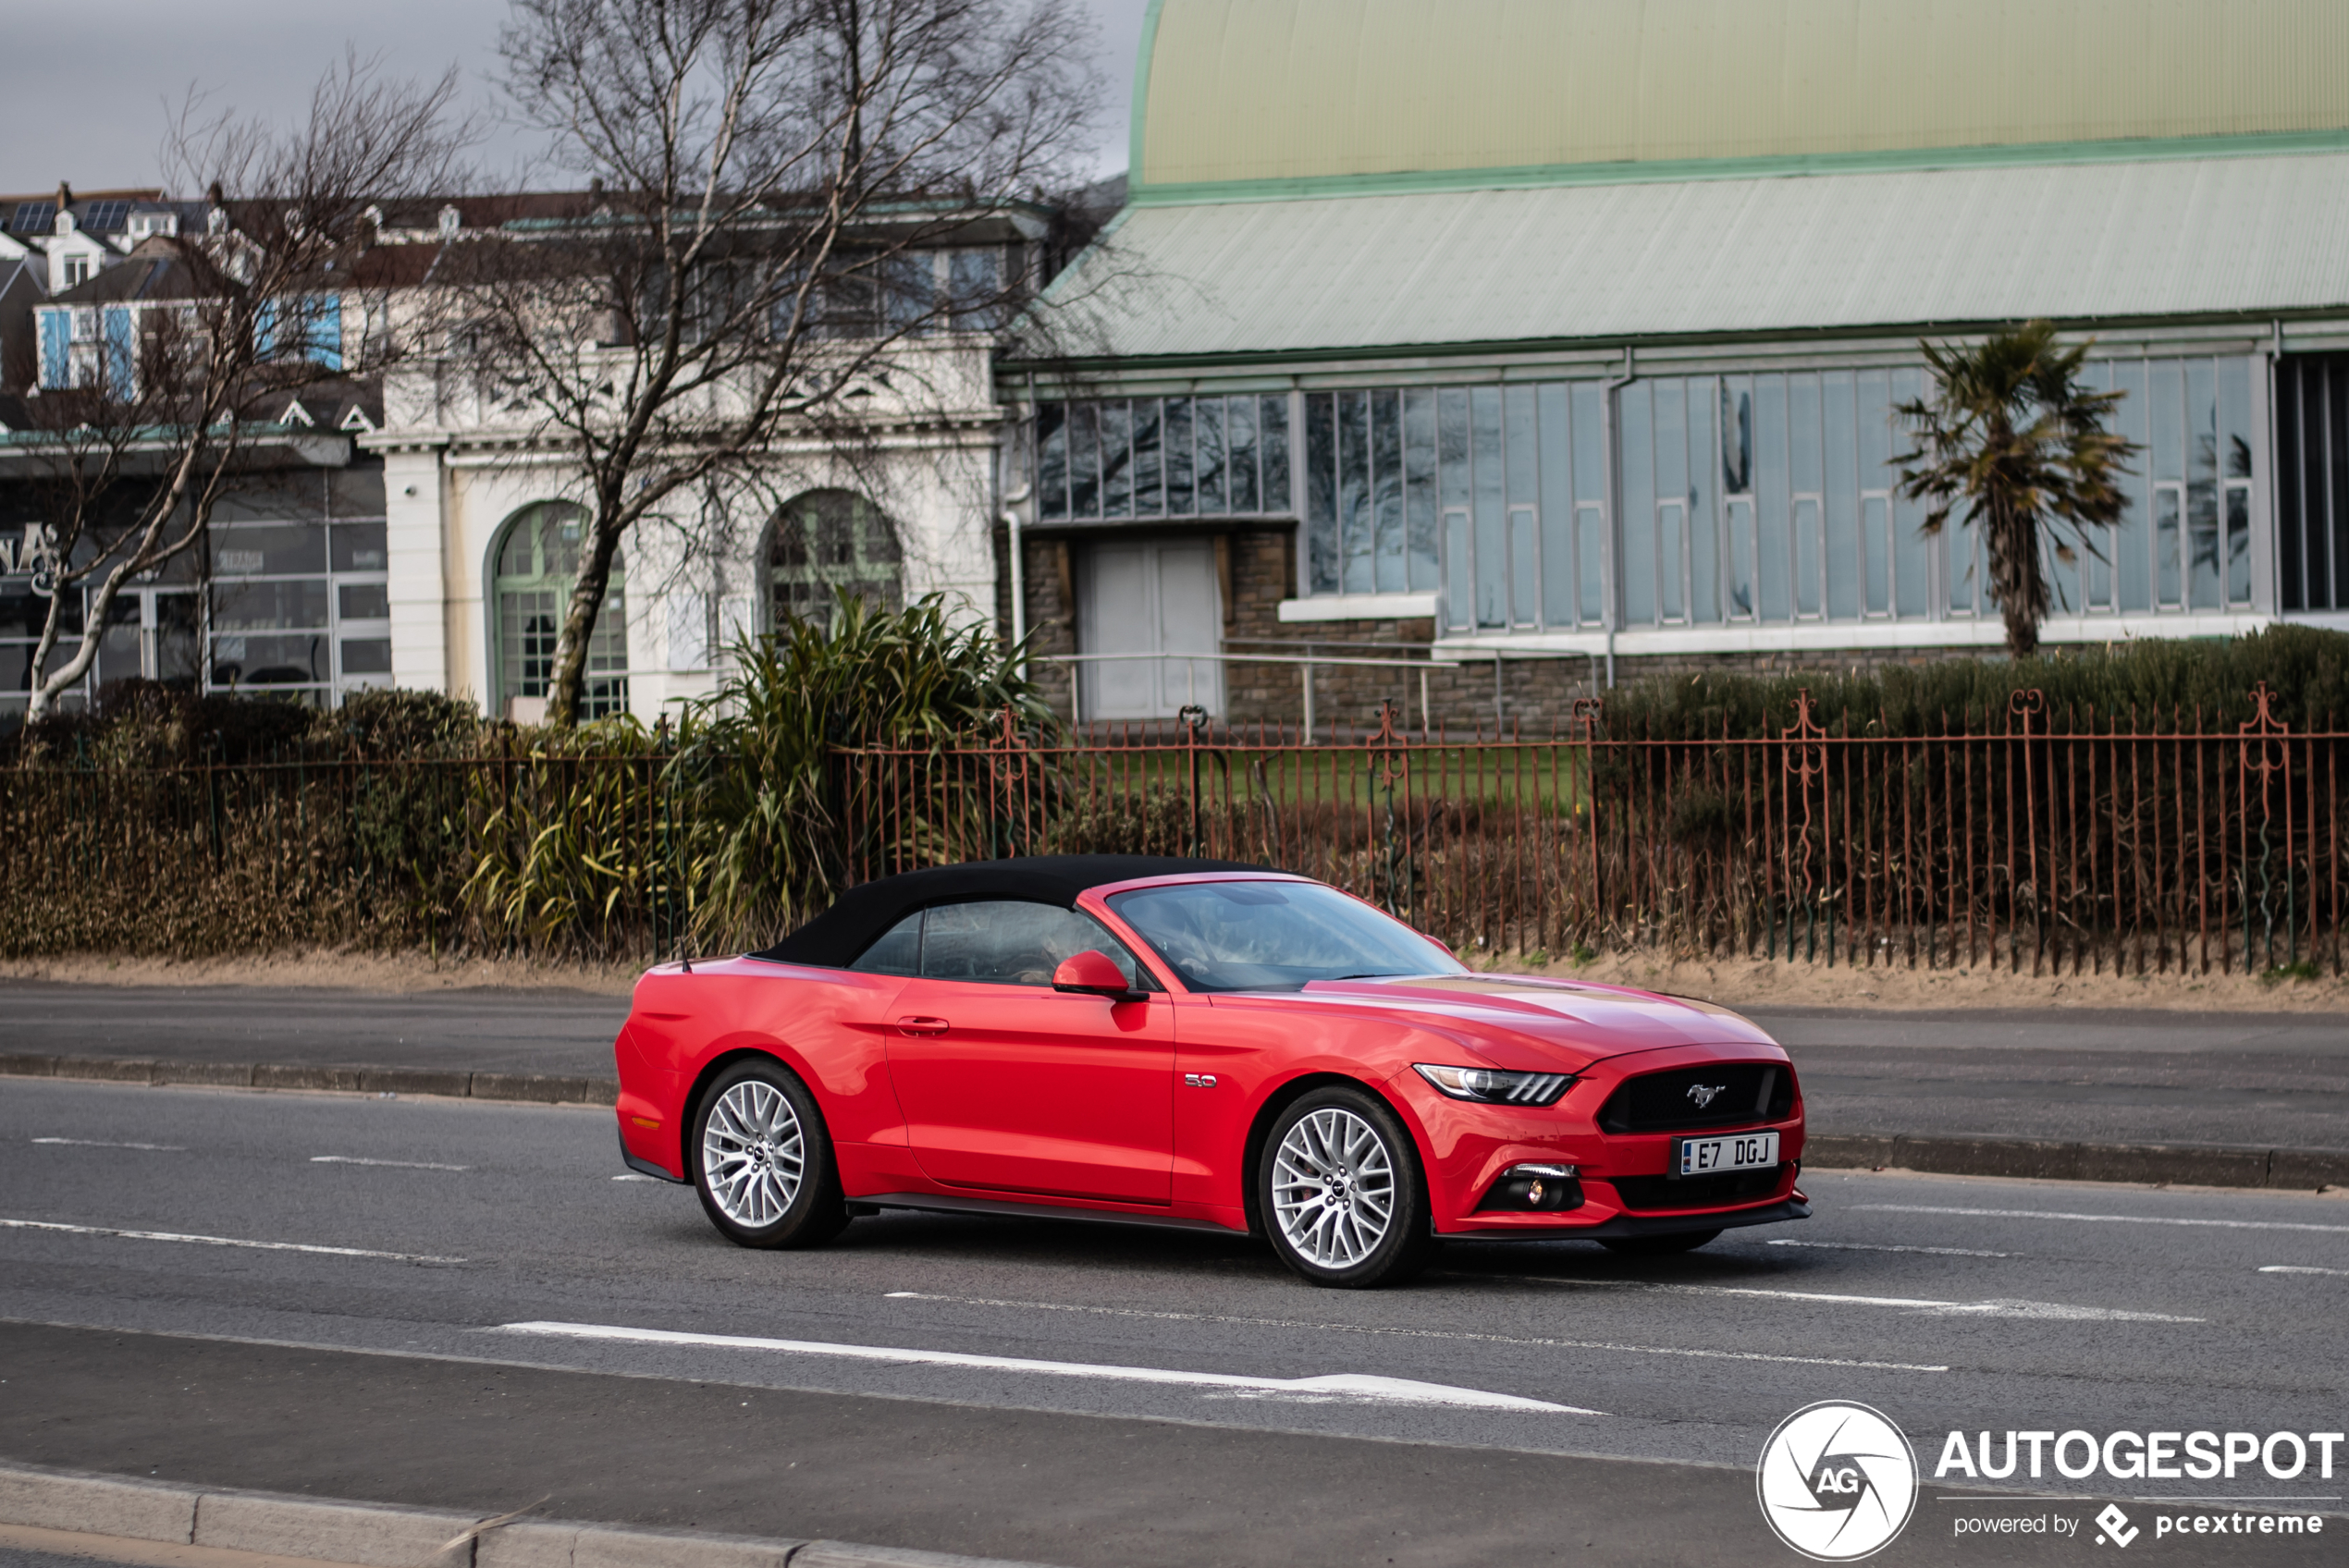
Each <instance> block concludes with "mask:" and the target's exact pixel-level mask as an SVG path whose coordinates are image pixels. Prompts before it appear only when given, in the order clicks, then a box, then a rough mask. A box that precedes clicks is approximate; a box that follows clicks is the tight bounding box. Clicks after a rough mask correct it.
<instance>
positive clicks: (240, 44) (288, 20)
mask: <svg viewBox="0 0 2349 1568" xmlns="http://www.w3.org/2000/svg"><path fill="white" fill-rule="evenodd" d="M1083 3H1084V4H1085V5H1086V6H1088V8H1089V9H1090V10H1091V11H1092V12H1093V13H1094V15H1095V16H1096V17H1097V18H1099V19H1100V24H1101V49H1102V65H1103V68H1104V72H1105V75H1106V77H1107V79H1108V84H1109V89H1110V92H1111V94H1112V98H1113V106H1114V109H1115V115H1116V117H1115V120H1114V123H1113V124H1112V125H1109V126H1105V127H1104V129H1103V132H1102V137H1101V151H1100V154H1099V160H1100V163H1099V166H1100V169H1101V172H1102V173H1104V174H1109V173H1114V172H1116V171H1117V170H1119V169H1122V168H1124V167H1125V108H1126V105H1127V103H1128V101H1129V100H1130V98H1131V96H1132V89H1133V79H1134V51H1135V47H1136V44H1137V42H1138V39H1139V37H1140V33H1141V25H1142V10H1143V5H1144V0H1083ZM9 9H10V15H9V18H8V22H7V44H6V48H4V49H0V104H7V106H8V114H7V129H6V131H5V132H4V133H0V192H7V193H11V194H24V195H32V194H39V193H43V192H47V191H51V190H55V189H56V186H57V182H58V181H59V180H61V179H62V180H65V181H68V183H70V184H71V185H73V186H74V187H75V188H76V189H78V190H105V189H107V188H110V187H120V186H131V187H135V186H142V185H151V184H153V183H154V181H155V179H156V178H157V177H156V156H155V149H156V146H157V145H158V143H159V142H160V141H161V140H162V136H163V130H164V125H165V104H166V103H173V104H176V103H178V101H179V100H180V99H181V98H183V97H184V96H185V95H186V93H187V92H188V90H189V88H190V87H191V86H195V87H200V88H202V89H203V90H204V91H205V92H207V93H208V94H209V95H210V100H209V101H210V103H211V104H212V105H214V106H215V107H233V108H236V109H239V110H241V111H246V112H261V113H267V114H270V115H273V116H288V117H289V116H292V115H294V114H295V113H296V112H297V111H299V110H300V109H301V107H302V106H303V105H304V104H306V103H307V102H308V99H309V92H310V88H311V85H312V84H313V83H314V82H315V81H316V80H317V78H318V74H319V72H320V71H321V70H323V69H325V68H326V67H327V66H328V65H330V64H332V63H333V62H334V61H336V60H337V59H338V58H340V57H341V55H342V51H343V48H344V46H345V44H346V43H355V44H357V45H358V47H359V48H360V49H361V50H362V51H363V52H364V53H368V54H377V53H379V54H380V55H382V56H383V59H384V61H385V63H386V65H387V67H390V68H392V69H394V70H396V71H398V72H400V74H402V75H408V76H415V77H432V76H436V75H437V74H438V73H439V72H440V71H441V70H442V69H443V68H445V67H448V66H449V65H451V64H454V65H456V66H457V67H459V68H460V69H461V70H462V71H463V72H464V73H465V75H466V78H467V85H468V88H469V90H470V91H471V92H473V95H474V97H475V99H476V101H478V102H479V103H481V104H484V105H488V104H492V103H493V102H494V100H493V98H492V95H491V93H490V92H489V90H488V87H487V83H486V77H487V75H488V74H489V72H490V71H491V70H492V69H493V68H494V67H495V66H496V64H497V59H496V48H497V41H498V23H499V21H500V20H501V19H502V18H503V17H504V15H505V7H504V6H502V5H500V4H498V0H364V3H361V0H204V3H203V4H202V5H190V4H188V0H70V3H64V4H58V3H52V4H46V5H38V6H35V5H25V6H11V7H10V8H9ZM524 151H525V149H524V148H523V146H522V144H521V143H520V142H519V141H517V140H516V139H515V138H513V137H511V136H510V135H509V136H502V137H498V138H494V139H493V140H492V141H491V143H490V144H489V145H488V146H487V147H486V148H485V149H484V151H483V155H484V157H485V158H486V160H487V161H488V162H489V163H491V164H492V165H495V166H500V167H502V166H506V165H510V164H511V163H512V162H513V161H514V160H515V159H516V158H517V157H519V156H520V155H521V154H522V153H523V152H524ZM181 194H184V195H193V194H195V192H193V191H187V192H181Z"/></svg>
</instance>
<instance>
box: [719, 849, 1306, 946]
mask: <svg viewBox="0 0 2349 1568" xmlns="http://www.w3.org/2000/svg"><path fill="white" fill-rule="evenodd" d="M1214 871H1254V872H1273V875H1274V876H1282V875H1285V874H1284V873H1281V872H1276V871H1273V868H1272V867H1271V866H1266V865H1243V864H1240V863H1239V862H1237V861H1230V860H1189V859H1184V858H1181V857H1178V856H1175V855H1018V856H1014V857H1012V858H1010V859H1007V860H975V861H966V862H965V863H964V864H961V865H940V866H932V867H931V868H930V869H929V870H927V871H908V872H905V873H904V874H903V875H901V876H884V877H882V878H880V879H879V881H877V882H865V883H860V884H858V885H857V886H856V887H854V888H849V889H848V891H846V892H844V893H842V895H841V896H840V898H839V899H838V900H836V901H835V902H834V903H833V904H832V907H831V908H830V909H828V910H826V911H825V912H824V913H821V914H819V915H818V916H817V917H816V918H815V919H813V920H811V921H809V922H808V923H807V924H806V925H803V926H801V927H800V928H799V929H798V930H796V931H794V932H793V933H792V934H791V935H790V936H788V937H784V938H783V939H782V940H781V941H780V942H778V943H776V944H775V945H774V946H773V947H771V948H763V949H760V950H758V951H757V952H755V953H753V954H751V955H750V956H751V957H753V958H764V959H772V960H774V961H775V962H778V963H806V964H813V965H815V966H816V967H818V968H819V969H844V968H846V967H847V966H848V965H849V964H851V963H854V962H855V961H856V958H857V955H858V954H860V953H862V952H863V951H864V950H865V949H867V948H868V947H870V946H872V944H873V941H874V939H875V938H876V937H879V936H880V934H881V933H882V932H884V931H887V930H888V929H889V928H890V927H891V926H892V925H896V924H897V923H898V922H899V921H900V920H903V919H904V918H905V916H907V915H908V914H911V913H913V912H914V911H916V910H917V909H924V908H927V907H929V905H931V904H951V903H966V902H968V901H970V900H974V899H1025V900H1029V901H1030V902H1034V903H1044V904H1057V905H1058V906H1060V907H1061V908H1062V909H1068V908H1070V907H1072V906H1073V905H1075V903H1076V895H1077V894H1079V893H1081V892H1083V891H1085V889H1086V888H1099V887H1102V886H1104V885H1106V884H1108V883H1112V882H1131V881H1133V880H1135V879H1136V878H1138V877H1143V876H1196V875H1198V874H1199V873H1200V872H1214Z"/></svg>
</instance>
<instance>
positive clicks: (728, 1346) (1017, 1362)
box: [498, 1322, 1601, 1415]
mask: <svg viewBox="0 0 2349 1568" xmlns="http://www.w3.org/2000/svg"><path fill="white" fill-rule="evenodd" d="M498 1329H499V1330H501V1331H503V1332H505V1333H510V1334H538V1335H547V1336H552V1337H557V1338H563V1339H574V1340H621V1341H628V1342H630V1343H634V1344H658V1345H694V1346H700V1347H706V1348H708V1349H713V1350H769V1351H781V1352H782V1353H784V1354H789V1355H825V1356H837V1357H840V1358H842V1359H844V1360H851V1361H886V1362H894V1363H897V1364H899V1365H903V1366H966V1367H971V1368H974V1369H977V1370H979V1371H987V1372H1040V1373H1043V1374H1045V1375H1047V1376H1049V1377H1055V1378H1103V1379H1106V1380H1109V1381H1113V1382H1125V1383H1172V1384H1177V1385H1183V1386H1187V1387H1192V1388H1211V1389H1236V1390H1243V1391H1246V1392H1250V1393H1261V1394H1289V1395H1299V1396H1303V1397H1306V1398H1312V1397H1314V1396H1321V1397H1324V1398H1328V1397H1338V1398H1353V1399H1364V1400H1378V1401H1383V1402H1385V1403H1403V1404H1448V1405H1461V1406H1467V1407H1469V1408H1471V1409H1477V1410H1539V1411H1546V1412H1549V1413H1551V1414H1555V1415H1599V1414H1601V1413H1600V1412H1598V1411H1595V1410H1585V1409H1583V1408H1581V1407H1580V1406H1579V1405H1572V1404H1551V1403H1547V1402H1546V1401H1543V1400H1538V1399H1520V1398H1519V1397H1518V1396H1517V1395H1515V1394H1494V1393H1486V1392H1484V1391H1483V1390H1480V1389H1456V1388H1453V1387H1451V1386H1450V1385H1448V1384H1445V1383H1421V1382H1416V1381H1414V1380H1412V1379H1411V1378H1378V1377H1371V1376H1366V1375H1363V1374H1360V1373H1351V1372H1348V1373H1339V1374H1336V1375H1334V1376H1332V1377H1323V1378H1246V1377H1239V1376H1236V1375H1234V1374H1232V1373H1228V1372H1175V1371H1168V1370H1165V1369H1163V1368H1161V1367H1156V1366H1096V1365H1094V1364H1093V1363H1091V1362H1085V1361H1034V1360H1030V1359H1028V1358H1027V1357H1025V1356H1016V1355H963V1354H957V1353H955V1352H953V1351H942V1350H901V1349H898V1348H896V1347H894V1346H889V1345H849V1344H832V1343H829V1342H826V1341H820V1340H769V1339H756V1338H751V1337H748V1336H744V1335H737V1334H684V1333H678V1332H675V1331H673V1330H670V1329H622V1328H614V1327H610V1326H608V1325H605V1324H599V1323H545V1322H532V1323H501V1324H499V1325H498Z"/></svg>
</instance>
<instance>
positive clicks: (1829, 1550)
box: [1753, 1400, 1917, 1562]
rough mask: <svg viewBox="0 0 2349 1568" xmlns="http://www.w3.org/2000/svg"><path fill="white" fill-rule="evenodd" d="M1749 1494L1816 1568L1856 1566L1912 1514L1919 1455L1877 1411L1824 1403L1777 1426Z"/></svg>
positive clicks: (1764, 1448) (1773, 1527)
mask: <svg viewBox="0 0 2349 1568" xmlns="http://www.w3.org/2000/svg"><path fill="white" fill-rule="evenodd" d="M1753 1488H1754V1492H1755V1495H1756V1496H1758V1497H1759V1498H1760V1500H1761V1502H1762V1517H1763V1518H1764V1519H1765V1520H1767V1521H1768V1522H1769V1525H1770V1528H1771V1530H1772V1531H1774V1532H1775V1533H1776V1534H1777V1537H1778V1539H1780V1540H1782V1541H1784V1542H1785V1543H1786V1544H1787V1545H1788V1546H1789V1547H1791V1548H1793V1549H1794V1550H1796V1551H1799V1552H1801V1553H1802V1555H1803V1556H1805V1557H1808V1558H1810V1559H1812V1560H1813V1561H1814V1562H1856V1561H1858V1560H1859V1559H1860V1558H1863V1557H1867V1556H1869V1555H1871V1554H1873V1553H1875V1552H1876V1551H1879V1550H1883V1548H1885V1547H1886V1546H1888V1545H1889V1544H1890V1542H1891V1541H1892V1538H1893V1537H1896V1536H1898V1535H1899V1534H1900V1531H1901V1530H1902V1528H1903V1527H1905V1526H1906V1525H1907V1524H1908V1523H1909V1515H1910V1514H1911V1513H1914V1512H1915V1510H1916V1505H1917V1456H1916V1451H1915V1450H1914V1449H1912V1448H1911V1447H1910V1446H1909V1439H1908V1438H1907V1437H1906V1436H1905V1435H1904V1434H1903V1433H1902V1432H1901V1430H1900V1427H1896V1426H1894V1425H1893V1424H1892V1421H1891V1418H1890V1417H1888V1416H1887V1415H1885V1414H1884V1413H1883V1412H1882V1411H1880V1410H1875V1409H1872V1408H1870V1407H1869V1406H1867V1405H1864V1404H1851V1403H1845V1402H1843V1401H1840V1400H1823V1401H1821V1402H1820V1403H1817V1404H1809V1405H1805V1406H1803V1407H1802V1409H1801V1410H1798V1411H1796V1412H1795V1413H1794V1414H1793V1415H1789V1416H1788V1417H1787V1418H1786V1419H1785V1420H1784V1421H1781V1422H1779V1423H1778V1428H1777V1431H1775V1432H1772V1433H1771V1434H1770V1440H1769V1441H1768V1442H1765V1443H1764V1444H1763V1445H1762V1458H1761V1462H1760V1463H1759V1464H1756V1465H1755V1466H1754V1468H1753Z"/></svg>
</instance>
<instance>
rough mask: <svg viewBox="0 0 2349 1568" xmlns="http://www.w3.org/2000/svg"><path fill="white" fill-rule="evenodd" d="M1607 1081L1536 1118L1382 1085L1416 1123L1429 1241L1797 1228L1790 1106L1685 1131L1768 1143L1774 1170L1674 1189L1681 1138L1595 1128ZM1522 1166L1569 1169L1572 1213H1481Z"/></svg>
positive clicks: (1795, 1140) (1610, 1082) (1600, 1077)
mask: <svg viewBox="0 0 2349 1568" xmlns="http://www.w3.org/2000/svg"><path fill="white" fill-rule="evenodd" d="M1679 1054H1680V1053H1679V1052H1675V1053H1673V1055H1675V1056H1677V1055H1679ZM1689 1054H1691V1055H1693V1054H1696V1053H1689ZM1657 1056H1659V1057H1661V1056H1663V1053H1657ZM1670 1064H1672V1063H1671V1059H1670V1058H1669V1057H1665V1058H1664V1060H1663V1061H1661V1062H1659V1061H1657V1060H1655V1058H1650V1059H1649V1060H1646V1061H1643V1062H1642V1064H1641V1065H1642V1067H1653V1066H1658V1065H1670ZM1619 1081H1620V1078H1619V1077H1618V1076H1617V1075H1614V1074H1605V1073H1595V1074H1593V1075H1592V1076H1591V1077H1590V1078H1589V1079H1587V1080H1585V1081H1584V1082H1583V1083H1581V1084H1577V1085H1576V1086H1575V1087H1574V1088H1573V1089H1571V1090H1569V1091H1568V1094H1567V1096H1566V1097H1565V1098H1564V1099H1562V1100H1560V1101H1559V1102H1558V1103H1557V1104H1556V1105H1555V1106H1550V1107H1545V1108H1531V1107H1511V1106H1494V1105H1481V1104H1474V1103H1470V1102H1465V1101H1460V1100H1454V1099H1450V1098H1448V1097H1446V1096H1443V1095H1440V1094H1438V1093H1436V1092H1435V1091H1434V1090H1433V1088H1431V1087H1428V1086H1427V1084H1425V1082H1424V1081H1423V1080H1421V1079H1420V1076H1419V1074H1417V1073H1416V1072H1406V1073H1404V1074H1401V1075H1399V1076H1398V1077H1396V1079H1394V1080H1392V1081H1390V1085H1389V1093H1390V1094H1391V1095H1393V1096H1394V1097H1395V1098H1396V1099H1397V1100H1399V1101H1401V1102H1402V1103H1403V1108H1404V1109H1405V1111H1406V1113H1407V1114H1408V1116H1409V1117H1411V1118H1412V1119H1413V1120H1414V1121H1417V1122H1418V1124H1419V1125H1418V1128H1417V1131H1418V1132H1419V1133H1420V1135H1421V1137H1422V1138H1423V1140H1424V1142H1423V1144H1422V1153H1423V1156H1424V1163H1425V1166H1426V1170H1427V1176H1428V1199H1429V1207H1431V1208H1432V1209H1433V1218H1434V1221H1435V1230H1436V1233H1437V1234H1439V1235H1445V1236H1463V1237H1466V1236H1474V1237H1476V1238H1478V1239H1480V1240H1507V1239H1509V1238H1511V1237H1520V1236H1521V1237H1524V1238H1526V1239H1528V1240H1539V1239H1548V1240H1565V1239H1570V1238H1573V1237H1590V1238H1593V1239H1605V1238H1607V1237H1614V1236H1653V1235H1669V1234H1676V1233H1686V1232H1688V1231H1716V1230H1727V1229H1728V1228H1730V1227H1732V1226H1742V1225H1768V1224H1775V1223H1777V1222H1779V1221H1782V1220H1791V1219H1807V1218H1809V1215H1810V1212H1811V1211H1810V1208H1809V1206H1808V1202H1807V1200H1806V1199H1805V1198H1804V1197H1803V1195H1802V1193H1801V1192H1800V1191H1798V1190H1797V1188H1796V1185H1795V1183H1796V1181H1797V1179H1798V1177H1799V1175H1800V1171H1801V1169H1802V1139H1803V1120H1804V1119H1803V1111H1802V1101H1801V1099H1800V1097H1799V1096H1798V1097H1797V1098H1796V1100H1795V1102H1794V1105H1793V1108H1792V1109H1791V1112H1790V1113H1789V1114H1787V1115H1785V1116H1782V1117H1779V1118H1777V1119H1776V1120H1770V1121H1759V1122H1753V1123H1748V1124H1744V1125H1739V1126H1724V1127H1704V1128H1691V1129H1688V1130H1687V1134H1688V1135H1702V1136H1713V1135H1716V1134H1725V1133H1745V1132H1756V1131H1765V1130H1766V1131H1772V1132H1776V1133H1777V1134H1778V1158H1779V1164H1778V1166H1777V1169H1776V1170H1767V1168H1765V1170H1763V1171H1757V1172H1755V1173H1754V1175H1755V1177H1756V1178H1759V1179H1756V1180H1751V1181H1747V1182H1733V1183H1716V1182H1715V1181H1714V1180H1713V1179H1711V1178H1702V1177H1700V1178H1691V1179H1689V1180H1688V1181H1687V1182H1686V1185H1685V1186H1683V1183H1682V1182H1673V1181H1667V1180H1666V1176H1665V1171H1666V1166H1667V1164H1668V1163H1669V1161H1670V1159H1671V1151H1672V1141H1673V1139H1674V1137H1676V1136H1680V1135H1683V1134H1680V1133H1666V1132H1641V1133H1608V1132H1603V1131H1602V1130H1601V1129H1600V1127H1599V1125H1598V1123H1597V1121H1596V1120H1595V1118H1596V1115H1597V1112H1598V1109H1599V1108H1600V1106H1601V1105H1602V1104H1603V1103H1605V1099H1606V1097H1607V1096H1608V1094H1609V1093H1611V1092H1612V1090H1613V1087H1614V1085H1615V1084H1616V1083H1617V1082H1619ZM1531 1163H1551V1164H1557V1165H1571V1166H1573V1167H1575V1169H1576V1170H1577V1172H1578V1177H1577V1179H1578V1180H1579V1182H1580V1194H1581V1202H1580V1204H1579V1205H1578V1206H1576V1207H1569V1208H1564V1209H1558V1210H1555V1211H1552V1212H1546V1213H1528V1212H1511V1211H1506V1210H1499V1211H1496V1210H1495V1209H1494V1208H1492V1207H1484V1206H1485V1203H1486V1198H1487V1195H1488V1194H1489V1193H1490V1192H1491V1191H1492V1189H1493V1187H1494V1183H1495V1182H1498V1181H1500V1180H1501V1179H1503V1177H1504V1176H1505V1175H1506V1173H1507V1171H1508V1170H1509V1169H1510V1168H1511V1167H1513V1166H1516V1165H1519V1164H1531ZM1618 1183H1620V1185H1618Z"/></svg>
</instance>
